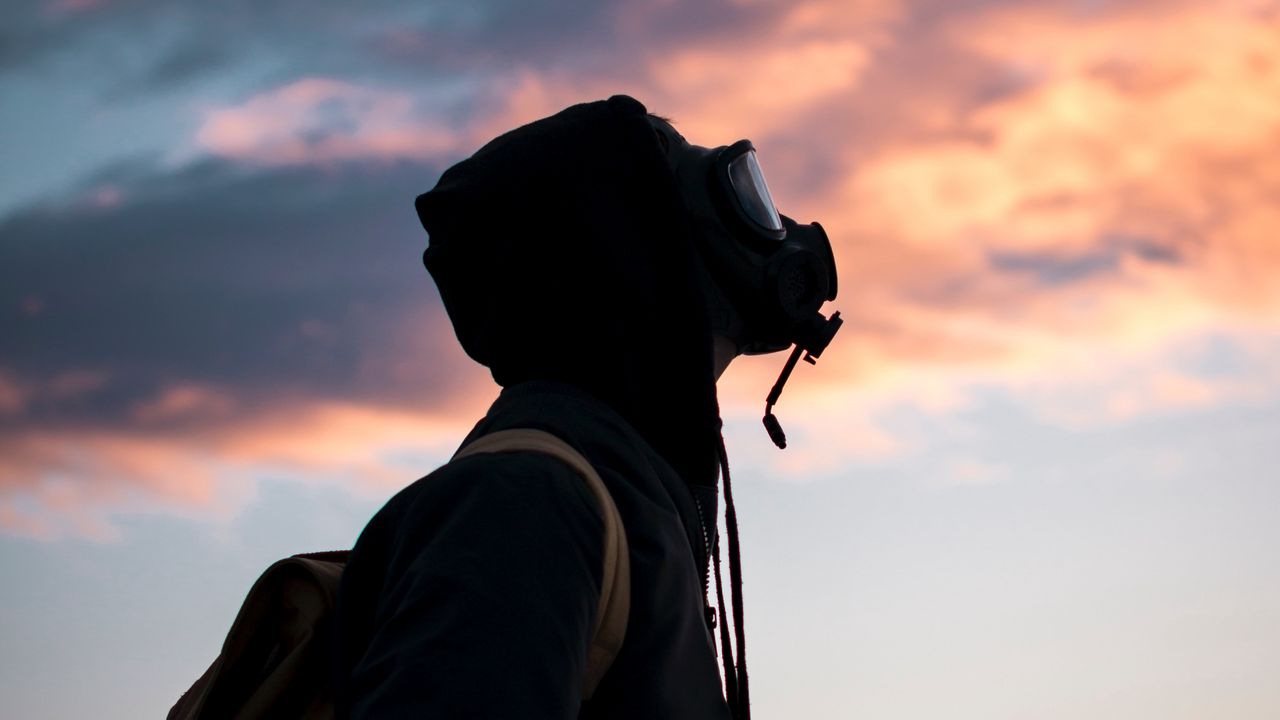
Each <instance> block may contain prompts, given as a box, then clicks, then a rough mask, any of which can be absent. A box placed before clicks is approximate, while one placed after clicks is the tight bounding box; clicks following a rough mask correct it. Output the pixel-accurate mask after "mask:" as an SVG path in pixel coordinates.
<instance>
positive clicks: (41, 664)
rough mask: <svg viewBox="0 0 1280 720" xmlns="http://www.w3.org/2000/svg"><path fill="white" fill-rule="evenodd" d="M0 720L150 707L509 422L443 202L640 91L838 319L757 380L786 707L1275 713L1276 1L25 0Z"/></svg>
mask: <svg viewBox="0 0 1280 720" xmlns="http://www.w3.org/2000/svg"><path fill="white" fill-rule="evenodd" d="M4 15H5V20H4V24H3V26H2V27H0V98H3V100H2V101H0V128H3V133H0V569H2V570H3V581H0V716H2V717H4V718H15V719H25V718H88V717H94V718H119V719H121V720H124V719H132V718H142V717H162V716H163V714H164V713H165V712H166V711H167V709H168V707H169V706H170V705H171V704H172V702H173V701H174V700H175V699H176V698H177V696H178V695H179V694H180V693H181V691H182V690H184V689H185V688H186V687H187V686H188V685H189V684H190V683H191V682H192V681H193V680H194V679H195V678H196V677H197V676H198V675H199V674H200V673H201V672H202V671H203V669H204V668H205V667H206V666H207V665H208V663H209V662H210V661H211V660H212V659H213V658H214V656H215V655H216V654H217V652H218V649H219V645H220V643H221V640H222V637H223V636H224V635H225V633H226V631H227V629H228V628H229V626H230V624H231V621H232V619H233V617H234V614H235V611H236V609H237V608H238V607H239V604H240V602H241V600H242V599H243V597H244V593H245V591H247V589H248V588H249V585H250V584H251V583H252V581H253V579H254V578H255V577H256V576H257V574H258V573H259V572H261V570H262V569H264V568H265V567H266V566H267V565H268V564H269V563H270V562H271V561H272V560H275V559H277V558H280V557H283V556H286V555H289V554H292V553H295V552H303V551H310V550H322V549H333V548H345V547H349V546H350V545H351V544H352V543H353V542H354V540H355V538H356V536H357V535H358V533H359V531H360V529H361V528H362V527H363V525H364V523H365V522H366V521H367V520H368V519H369V517H370V516H371V515H372V514H373V513H374V512H375V511H376V510H377V509H378V507H380V506H381V504H382V503H383V502H384V501H385V500H386V499H387V498H389V497H390V496H391V495H392V494H393V493H394V492H395V491H396V490H397V489H399V488H401V487H403V486H404V485H406V484H408V483H409V482H411V481H413V480H414V479H416V478H417V477H419V476H421V475H424V474H426V473H427V472H429V471H430V470H431V469H432V468H434V467H436V466H437V465H438V464H440V463H441V462H443V461H444V460H445V459H446V458H447V457H448V456H449V455H450V454H451V453H452V451H453V450H454V449H455V448H456V446H457V444H458V442H459V441H460V440H461V438H462V436H463V435H464V434H465V433H466V431H467V430H469V428H470V427H471V425H472V424H473V423H474V421H475V420H476V419H477V418H479V417H480V416H481V415H482V414H483V413H484V411H485V409H486V408H487V407H488V404H489V403H490V402H491V401H492V399H493V398H494V397H495V395H496V393H497V388H496V386H495V385H494V384H493V382H492V380H491V379H490V377H489V375H488V373H487V371H486V370H485V369H484V368H482V367H479V366H477V365H474V364H473V363H471V362H470V361H469V360H468V359H467V358H466V356H465V355H464V354H463V353H462V351H461V350H460V348H459V347H458V345H457V341H456V339H455V337H454V335H453V332H452V328H451V327H450V325H449V322H448V319H447V317H446V316H445V314H444V312H443V309H442V308H441V305H440V302H439V297H438V295H437V293H436V290H435V288H434V286H433V285H432V283H431V281H430V278H429V276H428V275H427V274H426V272H425V271H424V270H423V267H422V265H421V261H420V255H421V252H422V250H423V248H424V247H425V246H426V241H427V238H426V235H425V233H423V232H422V229H421V227H420V226H419V224H418V221H417V218H416V216H415V215H414V212H413V206H412V205H413V198H414V196H415V195H417V194H418V193H420V192H423V191H425V190H427V189H429V188H430V187H431V186H432V185H433V184H434V183H435V181H436V179H437V178H438V176H439V174H440V172H441V171H442V170H443V169H444V168H446V167H448V166H449V165H450V164H452V163H454V162H456V161H457V160H459V159H461V158H463V157H466V156H467V155H468V154H470V153H471V152H473V151H474V150H475V149H476V148H478V147H479V146H480V145H482V144H483V143H484V142H485V141H487V140H488V139H490V138H492V137H493V136H494V135H496V134H498V133H500V132H502V131H504V130H507V129H510V128H512V127H514V126H516V125H518V124H521V123H524V122H528V121H530V120H534V119H536V118H539V117H542V116H545V115H547V114H550V113H552V112H555V111H557V110H559V109H561V108H563V107H565V106H567V105H570V104H573V103H576V102H580V101H585V100H594V99H600V98H604V97H607V96H609V95H611V94H615V93H627V94H630V95H633V96H635V97H636V98H638V99H640V100H641V101H642V102H644V103H645V104H646V105H647V106H648V107H649V109H650V110H652V111H654V112H656V113H659V114H661V115H664V116H669V117H671V118H673V119H674V120H675V123H676V127H677V128H678V129H679V130H680V132H681V133H682V134H683V135H684V136H685V137H687V138H689V140H690V141H691V142H694V143H697V144H700V145H706V146H715V145H723V144H728V143H731V142H733V141H734V140H737V139H739V138H744V137H745V138H750V139H752V140H753V142H754V144H755V146H756V147H757V148H758V150H759V155H760V160H761V164H762V166H763V167H764V169H765V172H766V174H767V176H768V179H769V183H770V186H771V188H772V190H773V195H774V198H775V199H776V200H777V203H778V205H779V207H780V209H781V210H782V211H783V212H784V213H786V214H788V215H790V216H792V217H794V218H796V219H797V220H798V221H800V222H808V221H811V220H819V221H821V222H822V224H823V225H824V226H825V227H826V229H827V231H828V232H829V234H830V236H831V239H832V242H833V245H834V246H835V253H836V258H837V262H838V264H839V268H840V276H841V277H840V296H839V298H838V299H837V301H836V302H835V303H833V306H834V309H838V310H840V311H841V313H842V316H843V317H844V318H845V319H846V323H845V326H844V329H843V330H842V331H841V332H840V334H839V335H838V336H837V338H836V341H835V342H834V343H833V345H832V346H831V348H830V349H829V350H828V351H827V352H826V353H825V354H824V356H823V358H822V360H821V361H820V362H819V364H818V365H817V366H816V367H809V366H805V365H802V366H801V367H800V368H799V369H798V370H797V371H796V375H795V376H794V377H793V379H792V380H791V382H790V384H789V385H788V387H787V391H786V394H785V395H784V396H783V399H782V402H781V403H780V404H779V406H778V408H777V413H778V415H779V417H780V419H781V421H782V423H783V425H784V427H785V428H786V429H787V432H788V435H789V437H790V440H791V443H790V446H789V447H788V448H787V449H786V450H785V451H778V450H777V449H775V448H774V447H773V445H772V444H771V443H770V442H769V440H768V437H767V435H766V434H765V432H764V429H763V428H762V427H761V425H760V415H761V413H762V411H763V406H764V397H765V394H766V393H767V391H768V389H769V386H770V384H771V383H772V381H773V378H774V377H775V376H776V374H777V372H778V370H779V369H780V366H781V364H782V362H783V360H784V357H783V356H781V355H770V356H764V357H753V358H744V359H741V360H739V361H737V362H735V364H734V365H733V366H732V367H731V368H730V369H729V371H728V373H727V374H726V376H725V377H724V379H723V380H722V382H721V403H722V407H723V408H724V411H725V419H726V439H727V443H728V448H729V453H730V462H731V464H732V466H733V468H734V479H735V496H736V498H737V499H738V512H739V516H740V522H741V527H742V531H741V532H742V546H743V557H744V563H745V571H744V574H745V582H746V608H747V630H748V636H749V638H750V660H751V668H752V675H751V677H752V686H753V694H752V695H753V699H754V701H755V703H754V704H755V708H756V715H757V716H758V717H761V718H784V717H789V718H868V719H877V720H879V719H884V720H916V719H923V718H938V717H947V718H956V719H970V718H972V719H974V720H1042V719H1048V720H1077V719H1079V718H1092V719H1101V720H1112V719H1114V720H1192V719H1196V720H1200V719H1203V718H1210V717H1212V718H1224V719H1226V720H1254V719H1256V720H1264V719H1266V720H1274V718H1277V717H1280V682H1277V681H1276V676H1277V670H1278V669H1280V473H1278V472H1277V470H1276V468H1277V467H1278V466H1280V237H1278V236H1280V2H1277V1H1275V0H1214V1H1213V2H1207V1H1205V0H1198V1H1191V0H1135V1H1131V2H1119V1H1117V2H1107V1H1106V0H1075V1H1074V2H1069V1H1066V0H1061V1H1058V2H1049V1H1045V2H1039V1H1029V2H1001V1H999V0H965V1H963V2H960V1H957V0H950V1H948V0H928V1H924V2H905V1H898V0H866V1H855V0H840V1H831V2H768V1H765V0H700V1H698V2H694V1H693V0H688V1H686V2H678V1H675V0H615V1H612V2H598V3H589V2H582V1H580V0H555V1H553V2H533V1H531V2H515V1H505V2H504V1H500V0H468V2H453V3H446V2H415V3H409V2H362V3H339V2H328V1H323V2H322V1H320V0H312V1H311V2H297V1H295V2H248V1H246V0H234V1H228V2H192V1H190V0H188V1H186V2H175V1H173V0H168V1H165V2H161V1H160V0H6V2H5V12H4Z"/></svg>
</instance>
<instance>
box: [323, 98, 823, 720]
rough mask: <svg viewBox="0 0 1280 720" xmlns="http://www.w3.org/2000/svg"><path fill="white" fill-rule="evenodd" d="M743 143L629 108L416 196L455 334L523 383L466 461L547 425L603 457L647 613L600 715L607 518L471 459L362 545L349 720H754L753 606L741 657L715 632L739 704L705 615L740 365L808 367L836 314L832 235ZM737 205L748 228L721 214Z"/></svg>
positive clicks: (502, 145) (347, 626)
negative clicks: (785, 204)
mask: <svg viewBox="0 0 1280 720" xmlns="http://www.w3.org/2000/svg"><path fill="white" fill-rule="evenodd" d="M740 145H741V144H738V145H735V146H733V148H730V149H734V152H732V153H726V152H724V151H725V149H724V148H720V149H717V150H716V151H707V150H706V149H704V148H698V147H697V146H691V145H689V144H688V143H687V142H686V141H685V140H684V138H682V137H680V135H679V134H678V133H676V132H675V130H674V129H673V128H672V127H671V125H670V124H669V123H667V122H666V121H663V120H661V119H659V118H657V117H655V116H651V115H649V114H648V113H647V112H646V110H645V108H644V106H643V105H641V104H640V103H639V102H637V101H636V100H634V99H632V98H629V97H626V96H614V97H612V98H610V99H609V100H607V101H599V102H594V103H587V104H583V105H576V106H573V107H571V108H568V109H566V110H564V111H562V112H560V113H557V114H556V115H553V116H551V117H548V118H544V119H542V120H539V121H537V122H534V123H531V124H529V125H526V126H523V127H520V128H517V129H516V130H513V131H511V132H509V133H506V134H504V135H502V136H500V137H498V138H496V139H495V140H493V141H492V142H490V143H489V144H487V145H485V147H483V148H481V149H480V150H479V151H478V152H477V153H476V154H475V155H473V156H472V157H471V158H469V159H467V160H464V161H462V162H460V163H458V164H457V165H455V166H454V167H452V168H450V169H449V170H448V171H446V172H445V173H444V175H443V176H442V177H441V178H440V181H439V183H438V184H437V185H436V186H435V188H434V189H432V190H431V191H430V192H428V193H426V194H424V195H422V196H420V197H419V198H418V201H417V210H418V213H419V217H420V218H421V220H422V223H423V226H424V228H425V229H426V230H427V232H428V234H429V236H430V240H429V246H428V248H427V250H426V252H425V253H424V262H425V264H426V267H427V269H428V270H429V271H430V273H431V275H432V277H433V278H434V280H435V282H436V284H437V285H438V287H439V289H440V295H441V298H442V300H443V302H444V306H445V309H446V310H447V311H448V313H449V316H450V319H451V320H452V322H453V325H454V329H455V331H456V333H457V335H458V339H459V341H460V342H461V344H462V346H463V348H464V349H465V350H466V352H467V354H468V355H469V356H470V357H471V358H473V359H474V360H476V361H477V362H480V363H481V364H483V365H486V366H487V367H489V369H490V370H491V372H492V374H493V377H494V379H495V380H496V381H497V382H498V384H499V385H501V386H502V387H503V391H502V393H501V395H500V396H499V397H498V399H497V400H496V401H495V402H494V404H493V406H492V407H491V408H490V410H489V412H488V413H487V414H486V416H485V417H484V418H483V419H481V420H480V421H479V423H477V425H476V426H475V428H474V429H473V430H472V431H471V433H470V434H469V435H468V436H467V438H466V439H465V440H464V441H463V445H466V444H468V443H470V442H471V441H473V440H475V439H476V438H479V437H481V436H484V435H487V434H489V433H492V432H495V431H499V430H504V429H511V428H534V429H538V430H543V431H546V432H549V433H551V434H553V435H555V436H557V437H559V438H560V439H562V440H564V441H566V442H567V443H568V444H569V445H571V446H572V447H573V448H575V449H576V450H577V451H579V452H580V453H582V455H584V456H585V457H586V458H587V459H588V460H589V461H590V463H591V465H592V466H593V467H594V468H595V469H596V471H597V472H599V474H600V475H601V477H602V479H603V480H604V483H605V485H606V487H607V488H608V491H609V494H610V495H611V496H612V498H613V501H614V503H615V504H616V505H617V508H618V511H619V513H620V515H621V518H622V524H623V526H624V527H625V528H626V535H627V540H628V544H629V547H630V553H629V558H630V573H631V598H630V612H629V616H628V623H627V630H626V636H625V641H624V643H623V645H622V647H621V650H620V651H619V652H618V654H617V656H616V658H615V659H614V661H613V663H612V665H611V667H610V669H609V671H608V672H607V673H606V674H605V675H604V677H603V679H602V681H601V682H600V684H599V686H598V687H597V688H596V689H595V691H594V693H593V694H592V696H591V698H590V699H589V700H586V701H584V700H583V699H582V694H583V693H582V690H583V686H582V683H583V672H584V664H585V659H586V652H587V645H588V641H589V637H590V634H591V628H592V623H593V620H594V614H595V612H596V603H597V600H598V598H599V596H600V593H601V589H602V588H601V585H602V569H601V568H602V559H603V549H602V533H603V527H604V526H603V521H602V519H601V518H602V516H601V509H600V507H599V505H598V503H597V502H596V500H595V499H594V498H593V496H592V495H591V494H590V492H589V490H588V489H587V487H586V485H585V484H584V482H583V481H582V478H581V477H580V476H579V475H578V474H577V473H575V472H574V471H573V470H572V469H570V468H569V467H568V466H567V465H565V464H564V463H562V462H561V461H559V460H557V459H555V458H551V457H548V456H544V455H539V454H535V453H502V454H489V455H483V454H482V455H478V456H472V457H467V458H465V459H460V460H456V461H454V462H451V463H450V464H448V465H446V466H444V467H442V468H440V469H438V470H436V471H435V472H433V473H431V474H430V475H428V476H427V477H425V478H423V479H421V480H419V481H418V482H416V483H414V484H413V485H411V486H409V487H408V488H406V489H405V490H403V491H402V492H400V493H399V494H398V495H396V496H395V497H394V498H393V499H392V500H391V501H389V502H388V503H387V505H386V506H385V507H384V508H383V509H382V510H381V511H380V512H379V513H378V514H377V515H376V516H375V517H374V518H373V520H371V521H370V523H369V525H368V527H366V528H365V530H364V532H363V533H362V534H361V536H360V539H359V541H358V542H357V544H356V547H355V549H354V551H353V553H352V556H351V559H350V561H349V562H348V565H347V569H346V572H345V574H344V577H343V586H342V591H341V595H340V599H339V608H338V620H337V638H338V640H337V643H338V654H339V660H338V664H339V667H338V695H339V696H338V706H339V711H340V713H342V714H344V715H346V714H349V715H350V716H351V717H356V718H396V717H415V718H436V717H438V718H462V717H476V718H502V717H521V718H574V717H582V718H597V717H599V718H603V717H608V718H670V719H674V720H678V719H680V718H729V717H736V718H738V719H739V720H741V718H746V717H748V712H749V710H748V702H747V688H746V665H745V658H743V657H742V653H743V651H744V648H743V641H744V636H743V634H742V613H741V595H740V593H734V597H735V602H734V610H735V612H734V613H733V615H734V618H735V620H736V622H735V629H736V631H737V637H736V640H737V661H736V662H735V661H733V660H732V657H733V655H734V651H733V648H732V647H731V645H732V643H731V642H730V641H729V638H728V632H727V622H728V618H726V617H724V615H725V614H726V613H724V612H721V613H720V619H719V623H720V624H719V626H718V628H717V629H718V630H719V631H720V637H721V645H722V648H721V653H722V654H723V655H724V659H725V662H724V668H725V673H726V685H727V692H726V691H722V686H721V677H720V672H719V669H718V667H717V658H716V655H717V651H716V647H715V642H714V640H713V635H712V628H713V627H716V613H715V612H713V611H712V610H711V609H710V608H709V607H708V603H707V594H708V589H709V580H710V576H711V574H712V572H711V570H712V568H715V570H716V572H715V574H716V576H717V579H718V577H719V574H720V573H719V563H718V557H719V553H718V552H717V549H716V547H715V546H716V517H717V510H716V507H717V496H718V490H717V476H718V475H719V474H720V473H719V472H718V471H719V470H720V469H721V468H723V470H724V471H725V475H724V477H725V480H726V483H727V481H728V476H727V469H728V467H727V461H726V460H725V459H724V446H723V440H722V438H721V436H720V426H721V422H720V417H719V408H718V405H717V400H716V387H715V383H716V379H717V378H718V377H719V374H720V373H721V372H723V370H724V368H725V366H726V365H727V364H728V363H729V361H730V360H731V359H732V358H733V357H734V356H735V355H737V354H738V353H739V352H771V351H775V350H780V349H784V348H786V347H789V346H790V345H791V343H792V342H797V343H798V345H797V350H796V352H795V353H793V355H792V357H791V359H790V360H789V362H788V365H787V370H786V371H785V372H784V375H785V374H786V373H789V372H790V368H791V367H793V366H794V364H795V360H796V357H798V354H799V352H800V348H801V346H802V345H803V346H804V349H808V350H809V351H810V352H811V354H812V355H814V356H816V355H818V354H820V353H821V351H822V349H823V348H824V347H825V346H826V343H827V342H829V341H830V338H831V335H832V334H834V332H835V328H837V327H838V326H839V320H838V318H836V317H835V316H833V317H832V319H831V320H827V319H826V318H823V317H822V316H821V315H819V314H817V312H816V311H817V308H818V306H820V305H821V304H822V302H823V301H824V300H826V299H829V298H831V297H834V290H835V266H834V261H833V260H832V259H831V255H830V245H829V244H828V243H827V241H826V236H825V234H822V233H821V229H820V228H818V227H817V226H816V225H810V226H797V225H796V224H795V223H793V222H791V221H790V220H788V219H785V218H781V217H780V216H778V215H777V213H776V211H775V210H774V209H773V205H772V200H771V199H769V197H768V190H767V188H766V187H765V186H764V181H763V176H762V175H761V174H760V173H759V167H758V165H756V164H755V156H754V152H750V153H745V152H743V148H742V147H740ZM735 148H736V149H735ZM747 154H749V155H750V157H749V158H748V157H746V156H747ZM726 163H727V165H726ZM709 172H710V173H716V172H719V173H720V174H722V175H723V176H724V177H723V178H722V180H723V182H721V180H717V182H720V183H721V185H717V186H710V185H707V183H706V178H707V177H708V175H707V173H709ZM717 177H719V175H717ZM704 186H705V187H704ZM721 186H722V187H721ZM716 187H721V189H720V190H717V189H716ZM724 188H728V190H724ZM725 192H727V193H729V194H731V195H732V197H733V198H734V200H733V202H734V204H735V205H736V206H737V210H734V211H730V210H727V209H725V208H723V207H721V205H723V201H724V199H725V198H723V197H719V195H717V193H720V194H724V193H725ZM717 198H718V199H717ZM717 204H719V205H717ZM717 208H718V209H717ZM729 212H737V213H738V214H739V215H740V217H739V218H738V220H743V219H745V221H746V225H743V226H741V227H739V226H738V225H735V224H734V222H735V221H733V220H727V219H726V217H727V214H728V213H729ZM752 223H754V224H755V225H756V226H758V227H757V228H756V230H758V232H757V235H759V237H756V238H754V239H752V238H748V237H746V235H747V234H748V233H746V232H745V231H744V228H747V229H749V226H750V225H751V224H752ZM784 224H785V228H784ZM815 228H816V230H815ZM784 236H786V237H787V240H786V241H785V242H784V241H783V237H784ZM792 236H794V237H792ZM725 243H733V244H734V247H730V248H729V249H727V250H726V247H728V246H726V245H725ZM741 243H746V244H745V245H743V244H741ZM753 245H754V246H753ZM793 256H795V257H793ZM787 258H790V259H787ZM762 288H763V290H762ZM766 291H767V292H766ZM769 292H772V293H773V295H774V296H776V297H772V298H770V297H767V295H768V293H769ZM814 316H816V318H817V319H815V317H814ZM424 361H427V362H429V361H430V359H429V358H424ZM780 385H781V381H780V383H779V386H778V387H775V392H774V393H773V394H771V396H770V404H772V402H773V401H776V399H777V397H776V395H777V392H780ZM768 417H769V418H770V419H771V418H772V415H771V414H770V415H769V416H768ZM772 424H773V425H776V421H773V423H772ZM771 433H773V430H772V429H771ZM777 436H778V437H779V438H780V430H779V431H778V433H777ZM728 490H729V488H728V486H727V485H726V500H727V501H728V503H727V504H729V512H730V515H729V518H728V520H729V529H730V540H731V543H730V545H731V546H730V560H731V563H730V565H731V571H732V572H731V576H732V579H733V580H734V587H735V588H738V587H740V574H739V560H738V553H737V546H736V543H737V541H736V520H735V519H734V518H733V516H732V509H731V500H732V498H731V496H729V495H728ZM717 584H719V583H717ZM719 604H720V605H721V606H723V605H724V603H723V600H721V601H720V603H719ZM726 695H727V699H726ZM731 713H733V714H732V715H731Z"/></svg>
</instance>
